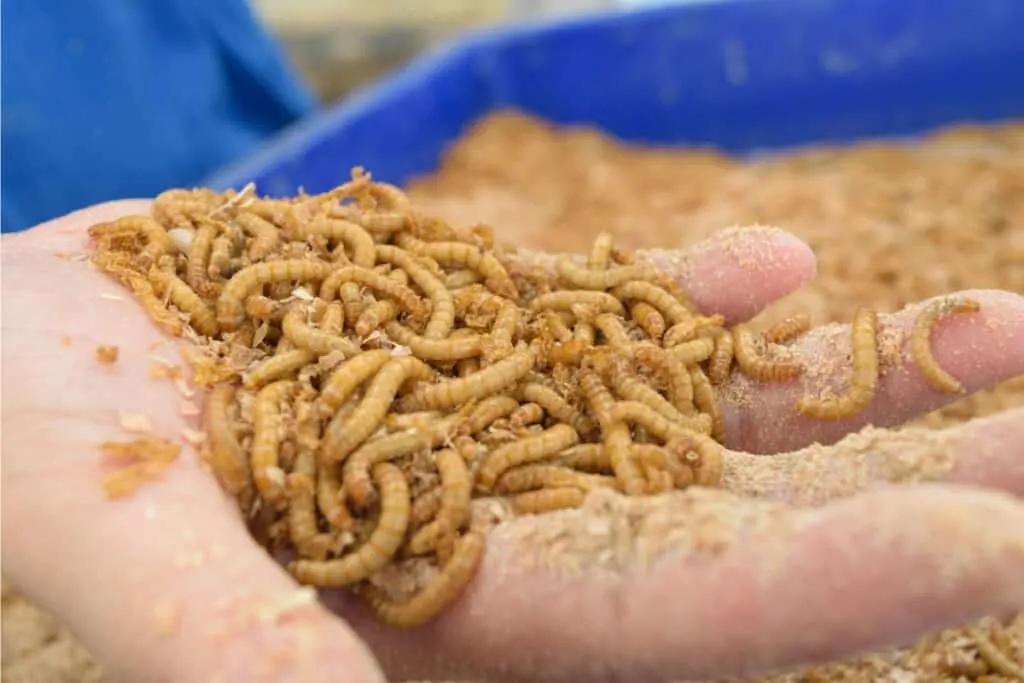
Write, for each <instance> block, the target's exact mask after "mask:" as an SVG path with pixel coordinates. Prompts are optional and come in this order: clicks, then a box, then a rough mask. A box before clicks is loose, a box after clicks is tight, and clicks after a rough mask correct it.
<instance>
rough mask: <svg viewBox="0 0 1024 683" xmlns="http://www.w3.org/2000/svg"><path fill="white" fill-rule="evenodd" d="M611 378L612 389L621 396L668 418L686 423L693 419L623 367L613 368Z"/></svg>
mask: <svg viewBox="0 0 1024 683" xmlns="http://www.w3.org/2000/svg"><path fill="white" fill-rule="evenodd" d="M609 379H610V380H611V382H610V383H611V385H612V389H613V390H614V391H615V393H616V394H618V395H619V397H620V398H622V399H625V400H627V401H635V402H637V403H642V404H643V405H645V406H647V407H649V408H650V409H651V410H653V411H655V412H656V413H658V414H659V415H661V416H662V417H664V418H665V419H666V420H671V421H673V422H680V423H686V422H687V421H690V420H692V419H693V418H690V417H688V416H687V415H685V414H684V413H681V412H680V411H679V410H677V409H676V407H675V406H674V405H672V403H670V402H669V401H668V400H667V399H666V398H665V397H664V396H662V395H661V394H659V393H658V392H657V391H656V390H655V389H652V388H651V387H650V386H648V385H647V384H645V383H644V381H643V380H641V379H640V378H639V377H637V376H636V375H635V374H633V373H630V372H627V371H626V370H624V369H623V368H618V367H617V368H615V369H613V370H612V371H611V372H610V373H609Z"/></svg>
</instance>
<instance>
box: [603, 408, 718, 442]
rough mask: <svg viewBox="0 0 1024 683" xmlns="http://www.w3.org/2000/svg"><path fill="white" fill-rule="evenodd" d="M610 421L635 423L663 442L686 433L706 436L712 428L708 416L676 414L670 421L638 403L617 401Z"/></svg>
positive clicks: (612, 409)
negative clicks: (692, 432)
mask: <svg viewBox="0 0 1024 683" xmlns="http://www.w3.org/2000/svg"><path fill="white" fill-rule="evenodd" d="M674 410H675V409H674V408H673V411H674ZM611 419H612V420H623V421H625V422H632V423H636V424H638V425H640V426H641V427H643V428H644V431H646V432H647V433H648V434H652V435H654V436H656V437H658V438H659V439H662V440H664V441H668V440H669V439H672V438H676V437H679V436H682V435H683V434H685V433H686V432H687V431H695V432H701V433H704V434H707V433H710V432H711V427H712V420H711V417H710V416H708V415H704V414H702V415H696V416H693V417H689V416H683V415H678V413H677V417H676V418H675V419H674V420H672V419H669V418H667V417H665V416H664V415H662V414H660V413H658V412H657V411H656V410H654V409H653V408H651V407H650V406H649V405H647V404H645V403H640V402H639V401H619V402H617V403H615V404H613V405H612V407H611Z"/></svg>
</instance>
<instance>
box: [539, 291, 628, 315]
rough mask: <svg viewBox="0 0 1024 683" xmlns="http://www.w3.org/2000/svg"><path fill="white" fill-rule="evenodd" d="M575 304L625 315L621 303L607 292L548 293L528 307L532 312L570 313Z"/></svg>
mask: <svg viewBox="0 0 1024 683" xmlns="http://www.w3.org/2000/svg"><path fill="white" fill-rule="evenodd" d="M577 304H588V305H591V306H593V307H594V308H595V309H597V312H599V313H614V314H615V315H625V313H626V309H625V308H623V306H622V302H621V301H620V300H619V299H618V298H616V297H615V296H614V295H612V294H609V293H608V292H593V291H589V292H588V291H571V290H561V291H558V292H548V293H547V294H541V295H540V296H538V297H537V298H536V299H534V300H533V301H532V302H530V307H531V308H532V310H534V311H546V310H548V311H571V310H572V307H573V306H574V305H577Z"/></svg>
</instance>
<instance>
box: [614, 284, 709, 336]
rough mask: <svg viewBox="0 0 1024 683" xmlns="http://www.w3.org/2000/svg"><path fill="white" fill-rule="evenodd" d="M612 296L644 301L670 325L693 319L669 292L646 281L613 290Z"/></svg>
mask: <svg viewBox="0 0 1024 683" xmlns="http://www.w3.org/2000/svg"><path fill="white" fill-rule="evenodd" d="M612 295H614V296H615V297H616V298H617V299H621V300H623V301H627V300H628V301H643V302H644V303H648V304H650V305H651V306H654V308H656V309H657V310H658V312H659V313H661V315H662V316H663V317H664V318H665V322H666V323H668V324H669V325H678V324H679V323H681V322H684V321H685V320H688V319H690V318H692V317H693V314H692V313H691V312H690V311H689V310H688V309H687V308H686V306H684V305H683V304H681V303H679V302H678V301H677V300H676V299H675V298H674V297H673V296H672V295H671V294H670V293H669V292H667V291H665V290H664V289H663V288H661V287H659V286H658V285H656V284H654V283H652V282H647V281H646V280H633V281H631V282H627V283H625V284H623V285H619V286H617V287H615V288H614V289H613V290H612Z"/></svg>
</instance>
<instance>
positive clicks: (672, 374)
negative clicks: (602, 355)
mask: <svg viewBox="0 0 1024 683" xmlns="http://www.w3.org/2000/svg"><path fill="white" fill-rule="evenodd" d="M634 357H635V358H636V360H637V361H639V362H640V363H641V364H642V365H645V366H647V367H650V368H654V369H655V370H657V371H660V372H664V373H665V377H666V378H667V379H668V398H669V401H670V402H671V404H672V407H674V408H675V409H676V410H677V411H679V413H680V414H682V415H692V414H693V412H694V406H693V382H692V381H691V379H690V373H689V372H688V371H687V369H686V366H684V365H682V364H681V363H676V362H674V361H673V360H672V358H671V356H670V355H669V353H668V351H666V350H665V349H663V348H660V347H657V346H653V345H646V344H645V345H642V346H639V345H638V346H637V347H636V349H635V350H634Z"/></svg>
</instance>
